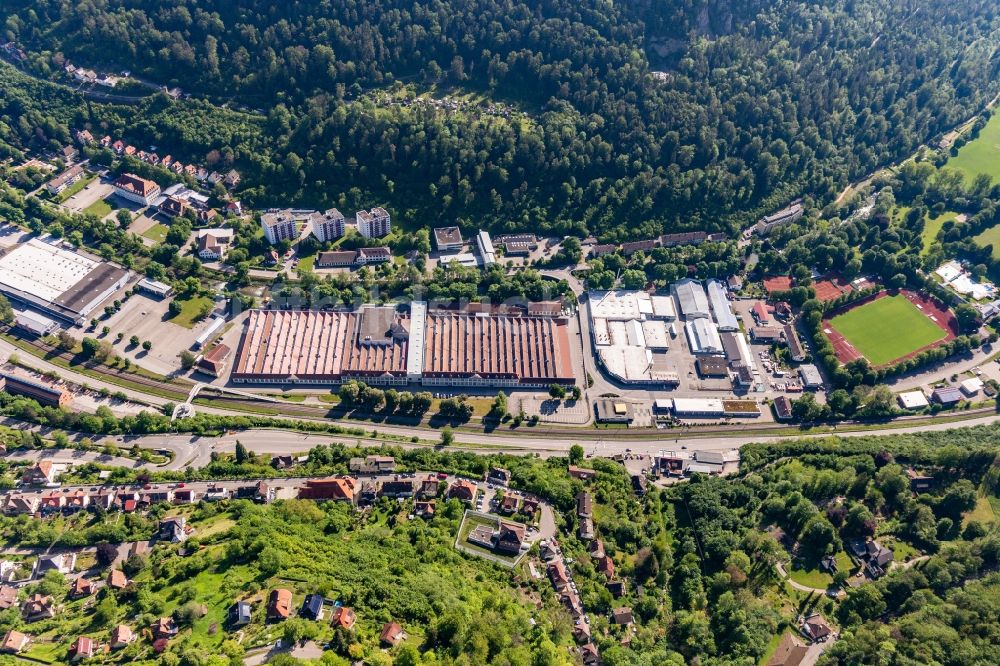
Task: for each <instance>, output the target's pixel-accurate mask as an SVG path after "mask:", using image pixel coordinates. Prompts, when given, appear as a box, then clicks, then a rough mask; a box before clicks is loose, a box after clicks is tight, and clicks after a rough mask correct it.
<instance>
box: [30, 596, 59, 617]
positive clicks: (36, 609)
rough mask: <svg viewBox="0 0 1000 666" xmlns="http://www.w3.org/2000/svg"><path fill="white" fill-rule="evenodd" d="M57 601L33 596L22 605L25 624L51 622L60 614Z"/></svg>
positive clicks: (46, 597)
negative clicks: (41, 621)
mask: <svg viewBox="0 0 1000 666" xmlns="http://www.w3.org/2000/svg"><path fill="white" fill-rule="evenodd" d="M58 610H59V609H58V607H57V606H56V602H55V600H54V599H53V598H52V597H50V596H47V595H42V594H33V595H32V596H30V597H28V598H27V599H25V600H24V603H23V604H21V617H22V618H23V619H24V621H25V622H38V621H39V620H50V619H52V618H54V617H55V616H56V613H57V612H58Z"/></svg>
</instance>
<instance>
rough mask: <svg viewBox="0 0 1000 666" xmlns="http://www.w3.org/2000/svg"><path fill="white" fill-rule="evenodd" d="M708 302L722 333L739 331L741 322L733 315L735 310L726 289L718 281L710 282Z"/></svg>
mask: <svg viewBox="0 0 1000 666" xmlns="http://www.w3.org/2000/svg"><path fill="white" fill-rule="evenodd" d="M708 301H709V303H710V304H711V306H712V312H713V313H715V321H716V322H717V323H718V325H719V330H720V331H738V330H740V322H739V321H738V320H737V319H736V315H734V314H733V308H732V306H731V305H730V304H729V297H728V296H727V295H726V287H725V285H723V284H722V282H720V281H718V280H709V281H708Z"/></svg>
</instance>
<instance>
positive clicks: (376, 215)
mask: <svg viewBox="0 0 1000 666" xmlns="http://www.w3.org/2000/svg"><path fill="white" fill-rule="evenodd" d="M356 217H357V220H358V233H359V234H361V235H362V236H364V237H365V238H382V237H383V236H388V235H389V232H390V231H392V223H391V222H390V221H389V213H388V212H386V210H385V208H372V209H371V210H370V211H364V210H359V211H358V213H357V215H356Z"/></svg>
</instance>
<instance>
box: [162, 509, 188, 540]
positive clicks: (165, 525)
mask: <svg viewBox="0 0 1000 666" xmlns="http://www.w3.org/2000/svg"><path fill="white" fill-rule="evenodd" d="M157 538H158V539H159V540H160V541H169V542H170V543H180V542H181V541H184V540H185V539H187V520H186V519H185V518H184V516H174V517H173V518H166V519H164V520H161V521H160V529H159V531H158V532H157Z"/></svg>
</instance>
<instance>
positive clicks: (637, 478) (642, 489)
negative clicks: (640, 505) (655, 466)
mask: <svg viewBox="0 0 1000 666" xmlns="http://www.w3.org/2000/svg"><path fill="white" fill-rule="evenodd" d="M629 480H630V481H631V482H632V492H634V493H635V494H636V496H637V497H643V496H644V495H645V494H646V486H647V485H648V483H649V482H648V481H647V480H646V476H645V475H644V474H633V475H631V476H630V477H629Z"/></svg>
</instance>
